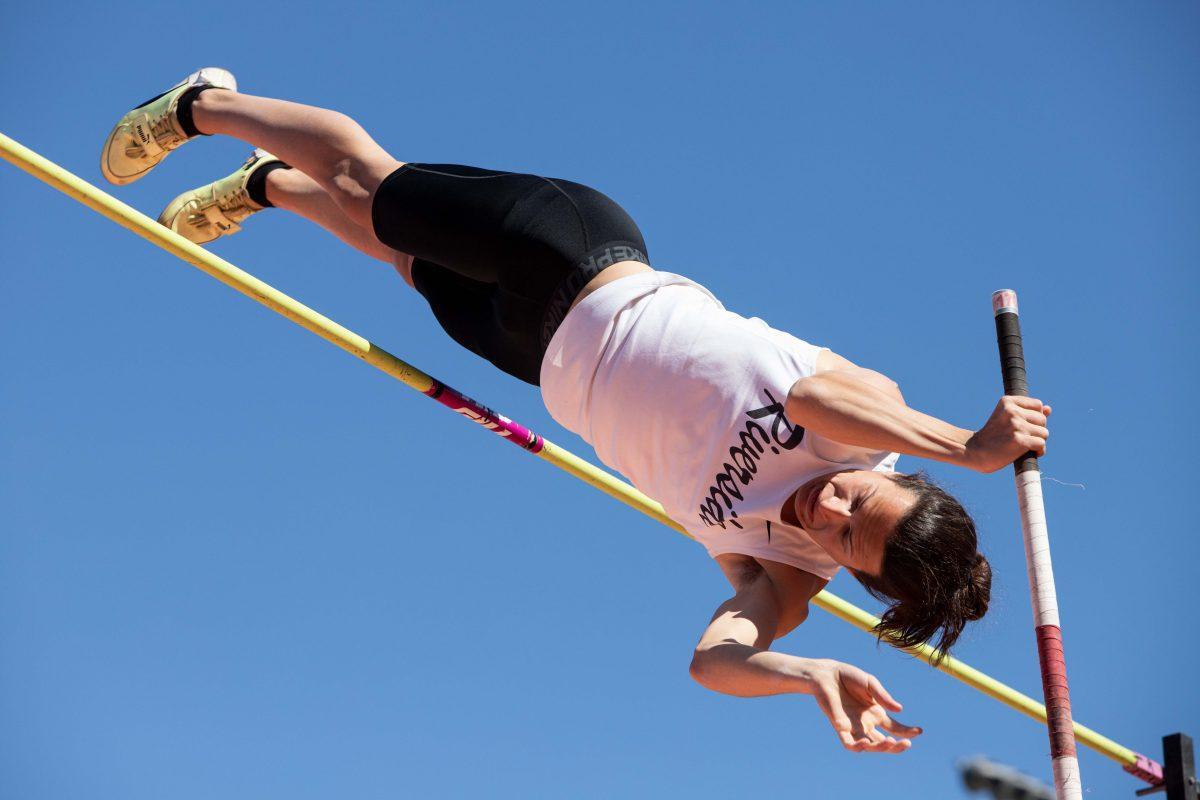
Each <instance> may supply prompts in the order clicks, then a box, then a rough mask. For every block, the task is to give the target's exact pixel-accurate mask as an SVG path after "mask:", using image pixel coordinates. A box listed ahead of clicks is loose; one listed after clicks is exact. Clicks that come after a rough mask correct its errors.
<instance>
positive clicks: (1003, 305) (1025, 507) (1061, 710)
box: [992, 289, 1083, 800]
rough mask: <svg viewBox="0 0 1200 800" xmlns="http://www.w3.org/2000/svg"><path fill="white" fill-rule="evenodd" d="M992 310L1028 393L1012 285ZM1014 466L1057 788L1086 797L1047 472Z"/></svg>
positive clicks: (1004, 362) (1015, 380)
mask: <svg viewBox="0 0 1200 800" xmlns="http://www.w3.org/2000/svg"><path fill="white" fill-rule="evenodd" d="M992 313H993V314H994V315H995V318H996V343H997V345H999V347H1000V369H1001V371H1002V372H1003V374H1004V393H1005V394H1006V395H1019V396H1022V397H1028V396H1029V384H1028V382H1027V380H1026V375H1025V351H1024V349H1023V347H1022V346H1021V323H1020V319H1019V317H1018V316H1017V293H1016V292H1014V291H1012V290H1011V289H1001V290H1000V291H997V292H993V293H992ZM1013 470H1014V472H1015V473H1016V479H1017V501H1018V503H1019V504H1020V508H1021V534H1022V537H1023V538H1024V540H1025V564H1026V567H1027V568H1028V570H1029V593H1030V597H1031V598H1032V601H1033V619H1034V630H1035V632H1036V634H1037V648H1038V660H1039V661H1040V662H1041V669H1042V692H1043V693H1044V696H1045V699H1046V717H1047V720H1046V724H1047V728H1048V729H1049V732H1050V757H1051V758H1052V759H1053V761H1052V763H1053V766H1054V792H1055V794H1056V796H1057V797H1058V800H1082V798H1083V788H1082V783H1081V781H1080V778H1079V760H1078V759H1077V758H1076V756H1075V732H1074V729H1073V725H1072V722H1071V697H1070V693H1069V692H1068V691H1067V666H1066V661H1065V659H1064V658H1063V646H1062V628H1061V627H1060V626H1059V621H1058V598H1057V596H1056V595H1055V592H1054V569H1053V567H1052V565H1051V563H1050V533H1049V530H1048V529H1047V527H1046V509H1045V506H1044V505H1043V503H1042V474H1041V472H1040V471H1039V470H1038V462H1037V456H1035V455H1034V454H1033V453H1026V454H1025V455H1023V456H1021V457H1020V458H1018V459H1017V460H1016V461H1015V462H1013Z"/></svg>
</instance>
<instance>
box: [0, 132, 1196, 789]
mask: <svg viewBox="0 0 1200 800" xmlns="http://www.w3.org/2000/svg"><path fill="white" fill-rule="evenodd" d="M0 157H3V158H4V159H5V160H6V161H8V162H10V163H12V164H13V165H14V166H16V167H18V168H20V169H22V170H24V171H25V172H27V173H29V174H30V175H32V176H33V177H35V178H37V179H38V180H40V181H42V182H44V183H46V184H48V185H49V186H52V187H53V188H55V189H58V190H59V191H61V192H62V193H64V194H66V195H68V196H69V197H72V198H74V199H75V200H78V201H79V202H80V203H82V204H83V205H85V206H87V207H88V208H91V209H92V210H93V211H96V212H97V213H99V214H101V215H102V216H104V217H106V218H107V219H109V220H111V221H113V222H115V223H117V224H118V225H121V226H122V227H124V228H127V229H128V230H130V231H132V232H134V233H136V234H138V235H139V236H141V237H142V238H144V239H147V240H148V241H150V242H151V243H152V244H154V245H156V246H158V247H160V248H162V249H163V250H166V251H167V252H168V253H171V254H172V255H174V256H176V257H178V258H180V259H182V260H184V261H186V262H187V263H189V264H191V265H193V266H195V267H197V268H198V269H200V270H202V271H203V272H205V273H207V274H208V275H210V276H212V277H214V278H216V279H217V280H219V281H221V282H222V283H224V284H226V285H227V286H229V287H231V288H233V289H235V290H237V291H239V292H241V293H242V294H244V295H246V296H248V297H250V298H251V299H253V300H255V301H257V302H258V303H261V304H262V305H264V306H266V307H268V308H270V309H271V310H273V311H275V312H276V313H278V314H280V315H282V316H284V317H286V318H288V319H290V320H291V321H292V322H295V323H296V324H297V325H300V326H301V327H303V328H305V329H306V330H308V331H310V332H312V333H315V334H317V335H318V336H320V337H321V338H323V339H325V340H327V341H329V342H332V343H333V344H335V345H337V346H338V347H340V348H341V349H343V350H345V351H346V352H348V353H350V354H352V355H354V356H356V357H357V358H359V359H361V360H363V361H366V362H367V363H368V364H370V365H371V366H373V367H375V368H376V369H378V370H380V371H382V372H384V373H386V374H388V375H390V376H392V377H393V378H396V379H397V380H399V381H400V382H401V383H404V384H405V385H407V386H409V387H410V388H413V389H415V390H417V391H419V392H421V393H422V394H425V395H426V396H428V397H430V398H432V399H435V400H437V401H438V402H439V403H441V404H442V405H444V406H446V407H447V408H450V409H451V410H453V411H455V412H457V413H459V414H461V415H462V416H464V417H466V418H467V419H469V420H471V421H473V422H476V423H478V424H480V425H482V426H483V427H485V428H487V429H489V430H492V431H493V432H495V433H496V434H498V435H499V436H501V437H502V438H505V439H508V440H509V441H511V442H512V443H513V444H516V445H517V446H519V447H521V448H522V449H524V450H527V451H529V452H530V453H533V454H534V455H536V456H538V457H539V458H541V459H542V460H544V461H548V462H550V463H551V464H553V465H554V466H556V467H558V468H559V469H562V470H564V471H566V472H568V473H570V474H571V475H574V476H575V477H576V478H579V479H580V480H582V481H584V482H585V483H588V484H589V485H591V486H593V487H595V488H597V489H599V490H601V491H602V492H604V493H606V494H608V495H609V496H610V497H613V498H615V499H617V500H620V501H621V502H622V503H625V504H626V505H628V506H630V507H631V508H634V509H636V510H638V511H640V512H642V513H643V514H646V515H647V516H649V517H651V518H652V519H655V520H657V521H659V522H661V523H662V524H664V525H666V526H667V527H669V528H672V529H673V530H676V531H679V532H680V533H684V534H685V535H687V532H686V531H685V530H684V529H683V527H682V526H680V525H679V524H678V523H676V522H674V521H673V520H672V519H670V518H669V517H668V516H667V515H666V514H665V512H664V511H663V509H662V507H661V506H660V505H659V504H658V503H656V502H655V501H653V500H651V499H650V498H649V497H647V496H646V495H644V494H642V493H641V492H639V491H638V490H637V489H635V488H634V487H632V486H630V485H629V484H627V483H625V482H624V481H621V480H620V479H618V478H616V477H614V476H613V475H610V474H609V473H607V472H605V471H604V470H601V469H599V468H597V467H595V466H594V465H592V464H590V463H589V462H587V461H585V460H584V459H581V458H579V457H578V456H575V455H574V454H572V453H571V452H569V451H567V450H564V449H563V448H561V447H559V446H557V445H555V444H553V443H552V442H550V441H548V440H546V439H545V438H543V437H541V436H539V435H537V434H535V433H533V432H532V431H530V430H529V429H528V428H525V427H524V426H522V425H520V424H518V423H516V422H514V421H512V420H510V419H508V418H507V417H505V416H503V415H501V414H498V413H496V412H495V411H493V410H491V409H489V408H487V407H486V406H483V405H481V404H480V403H477V402H476V401H474V400H472V399H471V398H469V397H467V396H466V395H464V394H462V393H461V392H458V391H457V390H455V389H453V388H451V387H449V386H446V385H445V384H443V383H441V382H440V381H438V380H437V379H435V378H433V377H432V376H430V375H428V374H426V373H425V372H422V371H421V370H419V369H417V368H416V367H414V366H412V365H410V364H408V363H406V362H404V361H402V360H401V359H399V358H397V357H396V356H394V355H392V354H391V353H389V352H387V351H386V350H384V349H383V348H380V347H378V346H377V345H375V344H373V343H372V342H370V341H368V340H367V339H365V338H363V337H362V336H359V335H358V334H356V333H354V332H353V331H350V330H348V329H347V328H344V327H342V326H341V325H339V324H337V323H336V322H334V321H333V320H331V319H329V318H328V317H325V316H323V315H321V314H319V313H317V312H316V311H314V310H313V309H311V308H309V307H307V306H305V305H304V304H302V303H300V302H298V301H296V300H295V299H293V298H291V297H289V296H288V295H286V294H284V293H282V292H280V291H279V290H277V289H275V288H273V287H272V286H270V285H268V284H266V283H264V282H263V281H261V280H259V279H257V278H255V277H254V276H252V275H250V274H248V273H246V272H244V271H242V270H241V269H239V268H238V267H236V266H234V265H233V264H231V263H229V262H228V261H225V260H224V259H222V258H220V257H218V256H216V255H213V254H212V253H210V252H208V251H206V250H204V249H203V248H201V247H199V246H197V245H195V244H193V243H192V242H190V241H188V240H187V239H185V238H184V237H182V236H180V235H178V234H176V233H174V232H173V231H171V230H168V229H167V228H165V227H163V226H162V225H159V224H158V223H156V222H155V221H154V220H152V219H150V218H149V217H147V216H145V215H144V214H142V213H141V212H139V211H137V210H136V209H134V208H132V207H131V206H129V205H127V204H125V203H122V202H121V201H119V200H117V199H115V198H113V197H112V196H110V195H108V194H107V193H105V192H103V191H101V190H99V189H97V188H96V187H95V186H92V185H91V184H90V183H88V182H86V181H84V180H82V179H81V178H79V177H77V176H75V175H74V174H72V173H70V172H68V171H67V170H64V169H63V168H62V167H59V166H58V165H57V164H55V163H53V162H51V161H49V160H47V159H45V158H44V157H42V156H40V155H39V154H37V153H35V152H34V151H32V150H30V149H28V148H26V147H24V146H22V145H21V144H19V143H18V142H16V141H14V140H13V139H11V138H9V137H8V136H6V135H4V134H3V133H0ZM997 296H998V298H999V303H1000V304H999V305H997V306H995V310H996V319H997V330H998V332H1000V335H1001V340H1000V343H1001V353H1002V360H1004V359H1009V360H1005V361H1004V367H1005V382H1006V388H1008V387H1007V385H1008V383H1009V381H1010V380H1012V379H1013V378H1014V377H1015V376H1016V375H1017V369H1016V366H1015V362H1014V363H1010V361H1011V360H1012V359H1014V358H1015V359H1019V358H1020V339H1019V327H1018V326H1017V325H1016V298H1015V294H1012V293H1011V292H1009V293H1007V294H1005V293H997ZM1010 298H1011V305H1007V303H1008V302H1009V299H1010ZM1002 318H1003V319H1002ZM1014 332H1015V337H1016V338H1015V340H1014V339H1013V338H1012V337H1013V335H1014ZM1014 341H1015V349H1014V346H1013V343H1014ZM1006 347H1007V349H1006ZM1014 354H1015V355H1014ZM1022 367H1023V364H1022ZM1020 374H1021V376H1022V378H1023V368H1022V369H1021V370H1020ZM1015 386H1016V384H1015V383H1014V387H1015ZM1014 393H1016V392H1014ZM1030 460H1032V461H1033V466H1032V467H1029V466H1028V462H1029V461H1030ZM1015 468H1016V470H1017V483H1018V487H1019V491H1021V492H1022V497H1023V499H1022V519H1023V529H1024V530H1025V536H1026V546H1027V552H1028V553H1029V554H1030V574H1031V586H1032V587H1033V592H1034V607H1035V614H1036V615H1037V617H1036V619H1037V624H1038V645H1039V651H1040V652H1041V653H1043V656H1042V662H1043V667H1044V669H1043V674H1044V675H1050V676H1051V678H1052V679H1054V680H1057V679H1058V678H1057V676H1061V691H1059V689H1058V688H1057V685H1058V684H1055V686H1054V688H1053V691H1051V690H1050V689H1047V692H1046V697H1047V700H1048V701H1051V702H1050V713H1049V714H1047V707H1046V705H1043V704H1042V703H1039V702H1037V701H1036V700H1034V699H1033V698H1032V697H1029V696H1028V695H1025V694H1023V693H1021V692H1018V691H1017V690H1015V689H1013V688H1012V687H1010V686H1007V685H1006V684H1004V683H1002V682H1000V681H998V680H996V679H994V678H992V677H990V676H989V675H986V674H985V673H983V672H980V671H979V670H977V669H975V668H973V667H971V666H969V665H968V664H966V663H964V662H962V661H959V660H957V659H955V658H953V657H949V656H947V657H945V658H942V659H940V660H938V659H937V658H936V656H937V655H938V654H937V651H936V650H935V649H934V648H932V647H930V646H929V645H926V644H921V645H917V646H914V647H907V648H902V649H904V650H905V651H906V652H909V653H911V654H913V655H918V656H921V657H923V658H925V659H927V660H929V661H930V663H933V664H934V666H936V668H937V669H939V670H940V671H942V672H944V673H946V674H947V675H950V676H951V677H953V678H956V679H957V680H959V681H961V682H963V683H965V684H966V685H968V686H970V687H972V688H974V689H976V690H978V691H980V692H982V693H984V694H986V695H987V696H989V697H992V698H994V699H996V700H999V701H1000V702H1002V703H1004V704H1005V705H1008V706H1009V707H1011V708H1014V709H1016V710H1017V711H1020V712H1021V713H1023V714H1026V715H1027V716H1029V717H1032V718H1033V719H1035V720H1038V721H1040V722H1043V723H1047V724H1048V726H1049V729H1050V735H1051V738H1052V742H1054V745H1053V747H1054V749H1053V752H1052V755H1053V757H1054V759H1055V765H1054V768H1055V779H1056V784H1060V785H1070V782H1071V781H1072V779H1073V781H1074V786H1075V787H1078V786H1079V779H1078V766H1077V764H1076V763H1074V762H1075V758H1074V742H1076V741H1077V742H1078V743H1080V744H1083V745H1084V746H1086V747H1089V748H1091V749H1092V750H1094V751H1096V752H1098V753H1100V754H1101V755H1103V756H1105V757H1107V758H1109V759H1111V760H1112V761H1115V762H1116V763H1118V764H1120V765H1121V767H1122V768H1123V769H1124V770H1125V771H1126V772H1128V773H1130V774H1132V775H1134V776H1135V777H1137V778H1139V779H1141V780H1143V781H1145V782H1146V783H1147V784H1149V787H1148V788H1147V789H1144V790H1142V791H1139V792H1138V794H1139V795H1141V794H1145V793H1154V792H1160V791H1166V793H1167V797H1168V799H1169V800H1197V784H1196V778H1195V767H1194V763H1193V758H1192V742H1191V739H1190V738H1188V737H1187V736H1184V735H1182V734H1173V735H1171V736H1168V737H1164V752H1165V761H1166V769H1165V774H1164V767H1163V766H1162V765H1160V764H1159V763H1158V762H1156V761H1154V760H1153V759H1151V758H1149V757H1147V756H1145V755H1142V754H1141V753H1138V752H1136V751H1134V750H1131V749H1129V748H1127V747H1125V746H1123V745H1121V744H1119V743H1117V742H1115V741H1113V740H1112V739H1109V738H1107V737H1105V736H1103V735H1101V734H1099V733H1097V732H1096V731H1094V730H1091V729H1090V728H1087V727H1085V726H1083V725H1081V724H1079V723H1077V722H1073V721H1072V719H1071V717H1070V708H1069V701H1068V698H1067V693H1066V678H1065V669H1063V668H1062V657H1061V646H1060V644H1059V643H1060V642H1061V635H1060V633H1059V632H1058V627H1057V626H1058V617H1057V609H1056V606H1055V604H1054V596H1053V583H1052V579H1050V580H1049V581H1047V580H1046V579H1045V578H1043V575H1042V574H1039V575H1038V579H1037V580H1036V581H1034V580H1032V579H1033V577H1034V562H1035V561H1037V562H1038V564H1039V566H1038V569H1039V570H1040V569H1042V566H1040V565H1041V562H1042V561H1043V560H1044V562H1045V563H1044V568H1045V573H1044V575H1045V576H1046V578H1048V577H1049V575H1048V573H1049V556H1048V550H1046V548H1045V539H1046V530H1045V518H1044V512H1043V511H1042V509H1041V503H1040V476H1039V474H1038V473H1037V467H1036V459H1030V458H1028V457H1026V458H1022V459H1020V460H1019V461H1018V462H1017V464H1016V465H1015ZM1029 473H1032V475H1031V477H1026V478H1024V479H1022V477H1021V476H1022V475H1026V474H1029ZM1031 487H1035V488H1031ZM1030 498H1036V499H1034V500H1031V499H1030ZM1035 506H1036V508H1035ZM1038 548H1040V549H1038ZM1039 587H1040V588H1039ZM1047 592H1048V594H1047ZM813 602H815V603H816V605H817V606H819V607H820V608H822V609H824V610H825V611H828V612H829V613H831V614H833V615H835V616H837V617H838V618H840V619H842V620H844V621H846V622H849V623H850V624H851V625H853V626H855V627H856V628H859V629H860V630H863V631H866V632H868V633H870V632H872V631H873V630H874V629H875V627H876V625H878V624H879V621H880V620H879V618H877V617H876V616H874V615H873V614H870V613H868V612H867V611H864V610H863V609H861V608H858V607H857V606H855V605H853V604H851V603H849V602H847V601H845V600H843V599H841V598H840V597H837V596H836V595H834V594H832V593H830V592H828V591H821V592H820V593H819V594H817V595H816V596H815V597H814V599H813ZM1043 629H1045V631H1044V632H1043ZM1056 647H1057V651H1055V648H1056ZM1047 652H1048V653H1050V656H1049V657H1047V656H1046V655H1045V653H1047ZM1064 712H1065V713H1064ZM1072 733H1073V734H1074V736H1073V737H1072ZM1064 757H1066V758H1069V759H1070V761H1065V760H1064ZM1060 773H1061V775H1062V781H1061V782H1060V780H1059V777H1060ZM1076 792H1078V789H1077V788H1076ZM1078 796H1079V795H1078V793H1076V794H1075V795H1070V794H1065V795H1064V794H1061V793H1060V797H1078Z"/></svg>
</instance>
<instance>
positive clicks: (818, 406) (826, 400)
mask: <svg viewBox="0 0 1200 800" xmlns="http://www.w3.org/2000/svg"><path fill="white" fill-rule="evenodd" d="M785 413H786V415H787V418H788V420H789V421H791V422H793V423H795V424H797V425H801V426H803V427H804V428H806V429H808V430H809V431H811V432H813V433H815V434H817V435H819V436H823V437H825V438H827V439H831V440H833V441H835V442H841V443H842V444H848V445H854V446H857V447H865V448H869V449H871V450H882V451H888V452H896V453H903V454H906V455H913V456H920V457H922V458H932V459H934V460H937V461H945V462H948V463H950V464H957V465H959V466H963V467H970V468H971V469H976V470H979V471H980V472H994V471H995V470H998V469H1000V468H1001V467H1003V466H1005V465H1007V464H1011V463H1012V462H1013V461H1015V460H1016V459H1017V458H1018V457H1019V456H1021V455H1022V454H1024V453H1026V452H1028V451H1030V450H1032V451H1033V452H1034V453H1036V454H1038V455H1042V454H1044V453H1045V452H1046V438H1047V437H1048V436H1049V435H1050V432H1049V431H1048V430H1047V428H1046V417H1047V416H1048V415H1049V414H1050V407H1049V406H1043V405H1042V402H1041V401H1040V400H1035V399H1034V398H1032V397H1011V396H1010V397H1002V398H1000V402H999V403H998V404H997V405H996V408H995V410H994V411H993V412H992V415H991V417H990V418H989V419H988V421H987V422H986V423H985V424H984V426H983V427H982V428H980V429H979V430H978V431H970V430H967V429H966V428H959V427H957V426H955V425H951V424H950V423H949V422H944V421H942V420H940V419H938V418H936V417H931V416H929V415H928V414H922V413H921V412H920V411H917V410H916V409H913V408H909V407H908V405H907V404H906V403H905V402H904V396H903V395H902V394H901V393H900V388H899V387H898V386H897V385H896V384H895V382H893V381H892V380H890V379H889V378H887V377H886V376H885V375H881V374H880V373H878V372H875V371H874V370H869V369H864V368H862V367H858V366H855V365H854V364H853V363H851V362H849V361H847V360H846V359H844V358H842V357H841V356H838V355H837V354H836V353H831V352H829V351H823V352H822V353H821V357H820V359H819V360H818V362H817V372H816V374H814V375H811V376H809V377H807V378H801V379H800V380H798V381H796V383H794V384H793V385H792V388H791V390H790V391H789V392H788V397H787V403H786V405H785Z"/></svg>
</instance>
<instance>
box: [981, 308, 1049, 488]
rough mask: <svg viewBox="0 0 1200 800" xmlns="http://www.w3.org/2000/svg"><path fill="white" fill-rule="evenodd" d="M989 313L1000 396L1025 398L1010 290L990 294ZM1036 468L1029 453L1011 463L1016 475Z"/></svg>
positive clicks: (1025, 382) (1025, 377)
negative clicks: (992, 321)
mask: <svg viewBox="0 0 1200 800" xmlns="http://www.w3.org/2000/svg"><path fill="white" fill-rule="evenodd" d="M992 313H993V314H994V315H995V318H996V345H997V347H999V348H1000V373H1001V375H1002V376H1003V378H1004V393H1005V394H1006V395H1014V396H1017V397H1028V396H1029V378H1028V375H1027V374H1026V372H1025V348H1024V347H1023V346H1022V343H1021V319H1020V316H1019V314H1018V311H1017V293H1016V292H1014V291H1013V290H1012V289H1000V290H999V291H996V292H992ZM1037 468H1038V463H1037V456H1035V455H1034V454H1033V452H1032V451H1031V452H1028V453H1026V454H1025V455H1023V456H1021V457H1020V458H1018V459H1017V460H1016V461H1014V462H1013V469H1014V470H1015V471H1016V472H1018V473H1020V472H1028V471H1029V470H1036V469H1037Z"/></svg>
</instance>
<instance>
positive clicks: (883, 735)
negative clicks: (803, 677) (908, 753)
mask: <svg viewBox="0 0 1200 800" xmlns="http://www.w3.org/2000/svg"><path fill="white" fill-rule="evenodd" d="M812 679H813V692H812V694H813V697H815V698H816V700H817V705H819V706H820V707H821V710H822V711H824V712H825V716H827V717H829V721H830V723H832V724H833V729H834V731H835V732H836V733H837V735H838V739H839V740H841V742H842V746H843V747H845V748H846V749H847V750H853V751H855V752H860V753H861V752H868V753H903V752H904V751H905V750H907V749H909V748H910V747H912V740H911V739H910V738H908V737H912V736H919V735H920V733H921V729H920V728H913V727H910V726H908V725H902V724H901V723H899V722H897V721H896V720H894V719H892V718H891V717H890V716H888V712H889V711H900V710H901V707H900V704H899V703H897V702H896V701H895V700H894V699H893V698H892V696H891V695H890V694H888V693H887V690H886V689H884V688H883V684H881V683H880V682H879V680H878V679H877V678H876V677H875V676H874V675H868V674H867V673H866V672H863V671H862V670H861V669H859V668H858V667H854V666H851V665H849V664H843V663H841V662H839V661H828V660H824V659H822V660H820V661H816V662H814V670H813V675H812ZM881 729H882V730H881Z"/></svg>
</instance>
